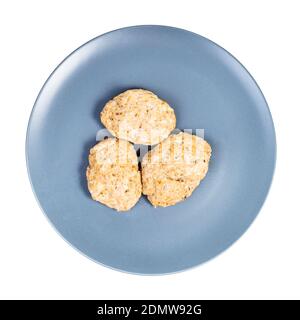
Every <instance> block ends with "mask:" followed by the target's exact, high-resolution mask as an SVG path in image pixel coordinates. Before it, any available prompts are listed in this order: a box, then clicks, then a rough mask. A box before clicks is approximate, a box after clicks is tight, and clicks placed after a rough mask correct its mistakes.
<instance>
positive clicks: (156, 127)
mask: <svg viewBox="0 0 300 320" xmlns="http://www.w3.org/2000/svg"><path fill="white" fill-rule="evenodd" d="M100 119H101V122H102V123H103V125H104V126H105V127H106V128H107V129H108V130H109V131H110V132H111V134H112V135H114V136H115V137H117V138H120V139H124V140H128V141H131V142H133V143H135V144H145V145H153V144H157V143H159V142H161V141H163V140H164V139H166V138H167V137H168V136H169V134H170V133H171V131H172V130H173V129H174V128H175V126H176V116H175V112H174V110H173V109H172V108H171V107H170V106H169V104H168V103H167V102H166V101H164V100H162V99H160V98H159V97H158V96H157V95H155V94H154V93H153V92H151V91H148V90H143V89H131V90H127V91H125V92H123V93H121V94H119V95H117V96H116V97H114V98H113V99H112V100H110V101H108V102H107V103H106V105H105V106H104V108H103V110H102V112H101V114H100Z"/></svg>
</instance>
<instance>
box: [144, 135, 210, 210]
mask: <svg viewBox="0 0 300 320" xmlns="http://www.w3.org/2000/svg"><path fill="white" fill-rule="evenodd" d="M210 156H211V147H210V145H209V144H208V143H207V142H206V141H205V140H203V139H202V138H200V137H198V136H194V135H191V134H188V133H179V134H175V135H171V136H169V138H167V139H166V140H164V141H163V142H161V143H160V144H159V145H157V146H156V147H155V148H154V149H153V150H151V151H149V152H148V153H147V154H146V155H145V156H144V158H143V160H142V183H143V193H144V194H145V195H147V196H148V199H149V201H150V202H151V203H152V204H153V205H154V206H155V207H156V206H162V207H167V206H171V205H174V204H176V203H177V202H179V201H182V200H184V199H186V198H188V197H189V196H190V195H191V194H192V192H193V191H194V190H195V188H196V187H197V186H198V185H199V183H200V181H201V180H202V179H203V178H204V177H205V175H206V173H207V171H208V163H209V160H210Z"/></svg>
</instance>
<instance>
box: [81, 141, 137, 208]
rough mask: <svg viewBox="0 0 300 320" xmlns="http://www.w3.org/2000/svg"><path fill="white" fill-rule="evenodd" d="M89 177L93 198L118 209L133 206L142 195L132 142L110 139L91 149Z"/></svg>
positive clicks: (87, 175)
mask: <svg viewBox="0 0 300 320" xmlns="http://www.w3.org/2000/svg"><path fill="white" fill-rule="evenodd" d="M86 177H87V182H88V189H89V191H90V193H91V196H92V198H93V199H94V200H96V201H99V202H101V203H103V204H105V205H107V206H108V207H110V208H114V209H116V210H117V211H127V210H129V209H131V208H132V207H133V206H134V205H135V204H136V203H137V201H138V200H139V198H140V196H141V191H142V185H141V174H140V171H139V169H138V159H137V156H136V152H135V150H134V148H133V146H132V144H130V143H129V142H128V141H124V140H118V139H116V138H109V139H106V140H103V141H101V142H99V143H97V144H96V145H95V146H94V147H93V148H92V149H91V150H90V154H89V166H88V168H87V171H86Z"/></svg>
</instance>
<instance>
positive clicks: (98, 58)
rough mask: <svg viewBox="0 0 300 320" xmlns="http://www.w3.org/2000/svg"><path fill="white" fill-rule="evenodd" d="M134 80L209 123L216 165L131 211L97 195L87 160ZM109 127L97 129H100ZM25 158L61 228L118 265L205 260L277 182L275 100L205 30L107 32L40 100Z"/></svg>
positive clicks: (172, 265) (142, 268)
mask: <svg viewBox="0 0 300 320" xmlns="http://www.w3.org/2000/svg"><path fill="white" fill-rule="evenodd" d="M130 88H145V89H148V90H151V91H154V92H155V93H156V94H158V95H159V96H160V97H161V98H162V99H164V100H166V101H168V102H169V104H170V105H171V106H172V107H173V108H174V109H175V112H176V115H177V128H178V129H181V130H183V129H191V130H193V132H196V129H203V130H204V135H205V139H206V140H207V141H208V142H209V143H210V144H211V146H212V150H213V153H212V158H211V163H210V168H209V172H208V174H207V176H206V178H205V179H204V180H203V181H202V182H201V184H200V186H199V187H198V188H197V189H196V190H195V191H194V193H193V194H192V196H191V197H190V198H188V199H187V200H186V201H184V202H181V203H179V204H177V205H175V206H171V207H167V208H156V209H155V208H153V207H152V206H151V204H150V203H149V202H148V201H147V199H146V198H144V197H142V198H141V199H140V201H139V202H138V203H137V205H136V206H135V207H134V208H133V209H132V210H131V211H130V212H128V213H121V214H120V213H117V212H116V211H114V210H112V209H109V208H108V207H106V206H104V205H102V204H99V203H98V202H95V201H93V200H92V199H91V197H90V195H89V192H88V190H87V185H86V179H85V170H86V167H87V158H88V153H89V149H90V148H91V147H92V146H93V145H94V144H95V143H96V135H97V132H98V131H99V130H101V128H103V127H102V125H101V124H100V121H99V112H100V111H101V109H102V107H103V106H104V104H105V102H106V101H108V100H109V99H110V98H112V97H113V96H115V95H117V94H118V93H120V92H122V91H124V90H127V89H130ZM100 135H101V134H100ZM26 153H27V166H28V172H29V176H30V180H31V183H32V187H33V190H34V192H35V195H36V198H37V200H38V202H39V204H40V206H41V208H42V209H43V211H44V212H45V214H46V215H47V217H48V218H49V220H50V222H51V223H52V224H53V226H54V227H55V228H56V229H57V231H58V232H59V233H60V234H61V235H62V237H63V238H64V239H66V240H67V241H68V242H69V243H70V244H71V245H72V246H73V247H75V248H77V249H78V250H79V251H80V252H82V253H83V254H85V255H86V256H88V257H90V258H91V259H93V260H95V261H97V262H99V263H101V264H103V265H106V266H109V267H112V268H114V269H118V270H122V271H127V272H132V273H139V274H164V273H172V272H176V271H180V270H185V269H187V268H191V267H194V266H196V265H199V264H201V263H203V262H205V261H207V260H209V259H211V258H213V257H215V256H216V255H217V254H219V253H220V252H222V251H224V250H225V249H226V248H228V247H229V246H230V245H231V244H232V243H233V242H235V241H236V240H237V239H238V238H239V237H240V236H241V235H242V234H243V233H244V232H245V231H246V229H247V228H248V227H249V225H250V224H251V222H252V221H253V219H254V218H255V217H256V215H257V214H258V212H259V210H260V208H261V206H262V204H263V202H264V200H265V198H266V195H267V192H268V190H269V187H270V184H271V180H272V176H273V171H274V165H275V153H276V143H275V133H274V127H273V122H272V118H271V115H270V112H269V109H268V106H267V103H266V101H265V99H264V97H263V95H262V92H261V91H260V89H259V88H258V86H257V84H256V82H255V81H254V79H253V78H252V77H251V75H250V74H249V73H248V72H247V70H246V69H245V68H244V67H243V66H242V65H241V64H240V63H239V62H238V61H237V60H236V59H235V58H234V57H233V56H232V55H231V54H229V53H228V52H227V51H225V50H224V49H223V48H221V47H220V46H218V45H216V44H215V43H213V42H211V41H210V40H208V39H206V38H203V37H201V36H199V35H197V34H194V33H191V32H188V31H185V30H181V29H177V28H172V27H163V26H136V27H129V28H124V29H119V30H116V31H112V32H109V33H107V34H104V35H102V36H100V37H97V38H95V39H93V40H91V41H89V42H88V43H86V44H84V45H83V46H81V47H80V48H78V49H77V50H75V51H74V52H73V53H72V54H70V55H69V56H68V57H67V58H66V59H65V60H64V61H63V62H62V63H61V64H60V65H59V66H58V67H57V68H56V69H55V71H54V72H53V73H52V74H51V75H50V77H49V78H48V80H47V81H46V83H45V85H44V86H43V88H42V90H41V92H40V94H39V96H38V98H37V100H36V103H35V106H34V108H33V111H32V114H31V117H30V121H29V126H28V132H27V143H26Z"/></svg>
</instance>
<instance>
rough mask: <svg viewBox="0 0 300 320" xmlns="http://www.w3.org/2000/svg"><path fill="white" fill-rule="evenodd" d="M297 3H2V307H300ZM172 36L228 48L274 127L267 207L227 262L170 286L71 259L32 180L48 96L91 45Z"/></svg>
mask: <svg viewBox="0 0 300 320" xmlns="http://www.w3.org/2000/svg"><path fill="white" fill-rule="evenodd" d="M297 2H298V4H299V1H254V0H251V1H229V0H227V1H212V0H210V1H199V0H198V1H188V0H185V1H175V0H173V1H162V0H159V1H156V0H151V1H142V0H137V1H131V0H124V1H114V0H107V1H100V0H98V1H88V0H85V1H75V0H73V1H63V0H60V1H54V0H52V1H49V0H48V1H30V0H27V1H1V4H0V33H1V38H0V39H1V42H0V57H1V59H0V112H1V114H0V119H1V125H0V137H1V158H0V159H1V160H0V161H1V167H0V168H1V176H0V188H1V193H0V194H1V196H0V298H27V299H32V298H39V299H44V298H50V299H52V298H56V299H60V298H65V299H73V298H82V299H135V298H140V299H144V298H145V299H146V298H156V299H163V298H164V299H166V298H169V299H172V298H173V299H175V298H176V299H188V298H193V299H245V298H250V299H253V298H257V299H263V298H298V299H299V298H300V206H299V198H300V186H299V181H300V175H299V171H300V170H299V165H300V152H299V148H300V144H299V121H300V111H299V110H300V99H299V93H300V80H299V74H300V9H299V8H298V6H297ZM138 24H163V25H171V26H176V27H181V28H184V29H188V30H191V31H194V32H196V33H199V34H201V35H203V36H206V37H208V38H209V39H211V40H213V41H215V42H217V43H218V44H220V45H221V46H223V47H225V48H226V49H227V50H228V51H230V52H231V53H232V54H233V55H234V56H236V57H237V58H238V59H239V60H240V61H241V62H242V63H243V64H244V65H245V66H246V68H247V69H248V70H249V71H250V72H251V73H252V75H253V76H254V78H255V79H256V80H257V82H258V84H259V85H260V87H261V89H262V91H263V92H264V94H265V96H266V99H267V101H268V103H269V106H270V109H271V112H272V115H273V119H274V122H275V127H276V133H277V143H278V155H277V168H276V173H275V177H274V181H273V185H272V188H271V192H270V193H269V197H268V199H267V201H266V203H265V205H264V207H263V209H262V211H261V213H260V214H259V216H258V217H257V219H256V220H255V222H254V224H253V225H252V226H251V227H250V229H249V230H248V231H247V232H246V234H245V235H244V236H243V237H242V238H241V239H240V240H239V241H238V242H236V243H235V244H234V245H233V246H232V247H231V248H230V249H229V250H227V251H226V252H225V253H223V254H222V255H220V256H219V257H217V258H216V259H213V260H212V261H210V262H208V263H206V264H204V265H202V266H200V267H197V268H194V269H193V270H190V271H187V272H183V273H179V274H174V275H167V276H155V277H153V276H152V277H149V276H136V275H130V274H124V273H120V272H116V271H112V270H110V269H107V268H105V267H102V266H100V265H98V264H96V263H94V262H92V261H90V260H89V259H87V258H85V257H84V256H82V255H81V254H79V253H78V252H77V251H75V250H74V249H73V248H71V247H70V246H69V245H68V244H67V243H66V242H65V241H64V240H63V239H62V238H61V237H60V236H59V235H58V234H57V233H56V231H55V230H54V229H53V228H52V227H51V226H50V225H49V223H48V221H47V219H46V218H45V216H44V215H43V214H42V212H41V210H40V209H39V207H38V205H37V203H36V201H35V198H34V196H33V193H32V192H31V188H30V184H29V181H28V178H27V172H26V166H25V133H26V126H27V121H28V117H29V114H30V111H31V108H32V105H33V103H34V100H35V98H36V96H37V94H38V92H39V89H40V88H41V86H42V84H43V83H44V81H45V80H46V78H47V77H48V75H49V74H50V72H51V71H52V70H53V69H54V68H55V67H56V65H57V64H58V63H59V62H60V61H61V60H62V59H63V58H64V57H65V56H66V55H67V54H69V53H70V52H71V51H73V50H74V49H75V48H77V47H78V46H80V45H81V44H83V43H84V42H86V41H88V40H89V39H91V38H93V37H95V36H97V35H100V34H102V33H104V32H107V31H109V30H113V29H116V28H120V27H124V26H129V25H138Z"/></svg>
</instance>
